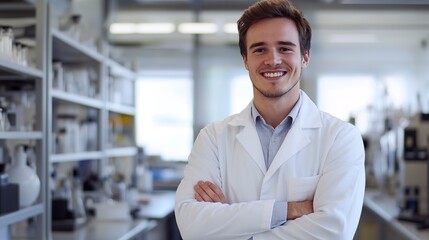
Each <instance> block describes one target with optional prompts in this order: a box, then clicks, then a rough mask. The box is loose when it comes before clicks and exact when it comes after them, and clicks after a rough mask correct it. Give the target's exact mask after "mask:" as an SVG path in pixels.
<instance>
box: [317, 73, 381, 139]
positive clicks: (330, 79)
mask: <svg viewBox="0 0 429 240" xmlns="http://www.w3.org/2000/svg"><path fill="white" fill-rule="evenodd" d="M377 92H378V91H377V83H376V79H375V77H373V76H366V75H363V76H350V75H346V76H322V77H321V78H320V79H318V88H317V96H318V101H317V102H318V106H319V108H320V110H322V111H325V112H328V113H330V114H332V115H334V116H336V117H338V118H340V119H342V120H344V121H347V120H349V118H350V117H351V116H355V117H356V115H357V114H358V113H362V114H359V118H360V119H361V120H363V118H364V116H363V114H366V110H367V108H368V107H369V106H372V104H373V103H375V102H376V101H375V100H376V97H377ZM367 124H368V121H366V120H363V121H361V122H359V124H357V126H358V127H359V129H360V130H361V131H362V132H365V131H366V129H367V128H368V126H367Z"/></svg>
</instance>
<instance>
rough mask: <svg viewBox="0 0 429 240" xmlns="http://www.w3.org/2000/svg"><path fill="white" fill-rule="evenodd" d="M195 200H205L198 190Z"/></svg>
mask: <svg viewBox="0 0 429 240" xmlns="http://www.w3.org/2000/svg"><path fill="white" fill-rule="evenodd" d="M194 197H195V200H197V201H198V202H203V201H204V199H203V198H202V197H201V195H200V194H198V193H197V192H196V193H195V194H194Z"/></svg>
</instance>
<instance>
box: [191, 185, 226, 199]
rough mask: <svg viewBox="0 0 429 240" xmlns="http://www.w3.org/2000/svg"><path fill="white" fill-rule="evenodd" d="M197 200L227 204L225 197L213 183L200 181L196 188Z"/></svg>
mask: <svg viewBox="0 0 429 240" xmlns="http://www.w3.org/2000/svg"><path fill="white" fill-rule="evenodd" d="M194 190H195V199H196V200H197V201H198V202H220V203H226V198H225V195H223V193H222V191H221V190H220V189H219V188H218V187H217V186H216V185H214V184H213V183H211V182H208V181H207V182H204V181H199V182H198V183H197V184H196V185H195V186H194Z"/></svg>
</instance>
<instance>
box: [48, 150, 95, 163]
mask: <svg viewBox="0 0 429 240" xmlns="http://www.w3.org/2000/svg"><path fill="white" fill-rule="evenodd" d="M102 157H103V154H102V152H100V151H93V152H80V153H61V154H54V155H52V156H51V162H53V163H54V162H73V161H80V160H88V159H101V158H102Z"/></svg>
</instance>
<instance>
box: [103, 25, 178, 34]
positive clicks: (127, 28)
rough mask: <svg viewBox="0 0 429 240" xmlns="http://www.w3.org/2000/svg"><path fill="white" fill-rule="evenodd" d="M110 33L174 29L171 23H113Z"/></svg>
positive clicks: (135, 32)
mask: <svg viewBox="0 0 429 240" xmlns="http://www.w3.org/2000/svg"><path fill="white" fill-rule="evenodd" d="M109 30H110V33H112V34H167V33H172V32H174V31H175V30H176V28H175V26H174V24H173V23H113V24H112V25H110V29H109Z"/></svg>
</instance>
